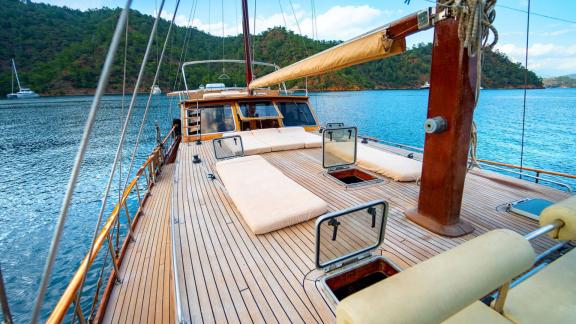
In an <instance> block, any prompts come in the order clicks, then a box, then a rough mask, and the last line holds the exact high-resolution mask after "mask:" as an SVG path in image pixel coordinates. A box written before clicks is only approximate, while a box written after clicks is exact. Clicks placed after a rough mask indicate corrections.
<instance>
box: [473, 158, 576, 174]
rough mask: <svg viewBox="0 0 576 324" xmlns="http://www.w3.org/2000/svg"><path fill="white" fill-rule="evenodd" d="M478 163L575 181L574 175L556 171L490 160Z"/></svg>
mask: <svg viewBox="0 0 576 324" xmlns="http://www.w3.org/2000/svg"><path fill="white" fill-rule="evenodd" d="M478 162H482V163H486V164H492V165H498V166H503V167H507V168H511V169H519V170H524V171H531V172H536V173H540V174H549V175H553V176H557V177H564V178H569V179H576V175H573V174H569V173H562V172H556V171H548V170H542V169H536V168H529V167H521V166H519V165H514V164H508V163H502V162H496V161H490V160H478Z"/></svg>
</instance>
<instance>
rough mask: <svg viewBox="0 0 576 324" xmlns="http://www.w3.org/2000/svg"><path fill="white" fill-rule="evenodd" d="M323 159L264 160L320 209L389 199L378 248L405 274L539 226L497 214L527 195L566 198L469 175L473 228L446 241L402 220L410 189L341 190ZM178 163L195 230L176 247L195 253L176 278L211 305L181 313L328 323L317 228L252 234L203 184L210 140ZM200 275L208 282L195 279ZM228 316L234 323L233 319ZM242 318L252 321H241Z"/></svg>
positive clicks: (183, 212) (299, 155) (219, 190)
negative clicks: (500, 233)
mask: <svg viewBox="0 0 576 324" xmlns="http://www.w3.org/2000/svg"><path fill="white" fill-rule="evenodd" d="M195 154H199V155H200V158H201V159H202V161H203V162H202V163H200V164H192V162H191V161H192V156H193V155H195ZM320 154H321V150H320V149H306V150H294V151H284V152H272V153H267V154H264V155H262V156H263V157H265V158H266V159H267V160H268V161H269V162H270V163H272V164H273V165H274V166H276V167H277V168H278V169H279V170H280V171H282V172H283V173H284V174H285V175H286V176H288V177H289V178H291V179H293V180H295V181H296V182H298V183H299V184H301V185H302V186H304V187H306V188H307V189H308V190H310V191H311V192H313V193H314V194H316V195H317V196H319V197H320V198H322V199H324V200H325V201H327V202H328V204H329V209H330V210H332V211H333V210H338V209H342V208H346V207H351V206H354V205H358V204H360V203H364V202H367V201H371V200H375V199H384V200H386V201H388V203H389V205H390V210H389V219H388V222H387V232H386V238H385V242H384V244H383V245H382V247H381V249H380V250H381V253H382V254H384V255H387V256H389V257H390V258H392V259H393V260H394V261H396V262H397V263H399V264H400V265H402V266H403V267H407V266H411V265H414V264H416V263H419V262H421V261H423V260H426V259H428V258H430V257H432V256H434V255H436V254H438V253H441V252H443V251H446V250H448V249H450V248H452V247H455V246H457V245H459V244H461V243H462V242H465V241H466V240H469V239H471V238H473V237H476V236H478V235H480V234H482V233H485V232H486V231H489V230H492V229H496V228H510V229H512V230H514V231H517V232H519V233H521V234H524V233H527V232H529V231H531V230H533V229H535V228H536V227H537V224H536V222H535V221H532V220H529V219H525V218H522V217H519V216H515V215H511V214H509V213H506V212H503V211H500V210H497V208H496V207H498V206H500V205H502V204H504V203H507V202H510V201H512V200H517V199H521V198H524V197H527V196H529V195H535V196H537V197H543V198H547V199H551V200H560V199H562V198H563V197H566V196H567V195H565V194H564V193H562V192H559V191H557V190H553V189H549V188H545V187H542V186H538V185H532V184H528V183H525V182H523V181H519V180H514V179H508V178H504V180H506V181H509V182H511V183H513V184H514V185H515V186H512V187H510V186H507V185H505V184H504V183H502V179H500V177H501V176H499V175H492V174H490V173H486V172H485V171H472V172H471V173H470V174H469V175H468V176H467V180H466V187H465V194H464V201H463V212H462V217H463V218H464V219H466V220H469V221H470V222H472V223H473V224H474V226H475V227H476V231H475V232H474V233H473V234H470V235H467V236H465V237H461V238H445V237H441V236H438V235H436V234H434V233H431V232H428V231H427V230H425V229H423V228H421V227H419V226H417V225H415V224H413V223H411V222H409V221H407V220H406V218H405V217H404V214H403V212H404V210H405V209H407V208H410V207H413V206H415V205H416V203H417V199H418V191H419V187H418V186H417V184H415V183H399V182H394V181H390V180H389V179H384V182H383V183H380V184H376V185H370V186H366V187H359V188H355V189H344V188H343V187H342V186H340V185H339V184H337V183H336V182H334V181H333V180H332V179H330V178H328V177H327V176H325V175H324V172H323V169H322V167H321V156H320ZM178 160H179V162H178V163H180V165H185V168H181V169H180V171H178V172H177V173H178V174H179V175H178V177H179V182H178V186H177V187H176V188H178V189H177V190H186V192H187V193H186V196H185V197H187V200H186V201H184V200H177V201H175V202H174V203H176V204H178V206H175V208H174V209H175V210H178V211H179V213H180V214H179V217H182V218H183V219H184V222H185V223H189V224H192V226H191V227H190V229H193V230H189V231H186V232H180V234H181V235H188V237H187V238H184V237H182V238H181V240H180V243H181V244H189V245H190V246H188V247H182V249H183V250H185V249H191V250H197V251H198V252H197V253H193V254H191V255H190V257H187V258H186V259H185V260H182V262H183V263H188V264H187V265H184V266H183V271H184V273H183V274H182V276H181V277H180V278H179V280H180V281H183V282H185V283H188V282H190V281H195V282H196V283H197V284H200V285H203V287H204V289H207V290H208V291H210V293H209V294H210V296H211V297H216V296H217V297H218V298H210V299H209V301H208V300H205V301H203V302H202V301H197V300H195V299H193V300H192V301H190V300H189V301H188V305H189V306H188V307H191V308H194V307H196V308H200V309H203V308H209V309H211V310H212V311H213V317H208V318H206V317H203V318H202V321H203V322H215V321H218V319H217V317H218V316H219V317H218V318H226V320H228V321H232V320H233V321H235V320H238V319H240V321H241V322H244V321H246V320H249V321H252V322H261V321H266V322H270V321H272V322H273V321H279V322H285V321H290V322H332V321H333V320H334V313H333V306H334V305H333V304H332V303H331V302H330V301H328V300H326V298H325V296H323V295H322V294H321V293H320V290H319V286H318V282H317V278H318V277H319V276H320V275H321V274H322V272H321V271H318V270H315V269H314V267H315V265H314V253H315V252H314V245H315V235H316V234H315V232H314V220H311V221H308V222H304V223H301V224H298V225H295V226H291V227H289V228H285V229H281V230H278V231H275V232H272V233H268V234H264V235H254V234H253V233H252V232H251V231H250V229H249V227H248V226H247V225H246V223H245V222H244V220H243V219H242V216H241V215H240V213H239V212H238V211H237V210H236V208H235V206H234V204H233V202H232V201H231V200H230V197H228V195H227V193H226V190H225V188H224V186H223V184H222V183H221V182H219V180H210V179H208V176H207V175H208V174H209V173H214V164H215V163H216V160H215V158H214V155H213V152H212V150H211V145H209V143H208V142H206V143H204V144H203V145H199V146H197V145H194V144H183V145H182V146H181V152H180V154H179V155H178ZM216 176H217V175H216ZM493 177H495V179H496V180H493ZM480 188H481V189H482V190H479V189H480ZM347 235H350V236H349V237H348V241H347V242H349V243H348V244H357V243H354V242H356V241H360V238H359V237H358V236H357V235H356V234H354V233H352V232H351V233H349V234H347ZM344 244H346V243H344ZM551 244H552V242H551V241H550V240H547V239H543V240H540V241H538V242H537V243H536V247H537V249H543V248H546V247H549V246H550V245H551ZM340 248H341V249H346V248H348V247H346V246H342V247H340ZM201 272H202V273H204V274H205V275H204V276H202V277H201V278H200V281H198V274H200V273H201ZM206 274H207V275H206ZM180 286H182V284H181V285H180ZM181 295H182V296H186V294H181ZM238 296H240V297H241V298H238ZM223 297H225V298H223ZM233 311H234V312H236V313H237V316H238V317H236V318H234V316H231V315H232V314H231V313H232V312H233ZM246 311H247V313H248V316H250V317H249V319H248V318H247V317H245V316H246V314H245V313H244V312H246ZM190 313H193V312H192V311H191V312H190Z"/></svg>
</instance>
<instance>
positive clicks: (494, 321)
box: [442, 301, 512, 324]
mask: <svg viewBox="0 0 576 324" xmlns="http://www.w3.org/2000/svg"><path fill="white" fill-rule="evenodd" d="M442 323H444V324H510V323H512V322H510V321H509V320H507V319H506V318H505V317H504V316H502V315H500V314H499V313H498V312H496V311H495V310H494V309H492V308H491V307H490V306H488V305H486V304H484V303H482V302H480V301H477V302H474V303H472V305H470V306H468V307H466V308H464V309H463V310H461V311H459V312H458V313H456V314H454V315H452V316H451V317H450V318H449V319H447V320H445V321H444V322H442Z"/></svg>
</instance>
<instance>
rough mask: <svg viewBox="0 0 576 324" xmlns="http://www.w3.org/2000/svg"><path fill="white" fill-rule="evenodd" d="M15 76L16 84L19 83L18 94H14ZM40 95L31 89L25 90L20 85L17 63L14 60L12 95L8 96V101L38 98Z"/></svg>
mask: <svg viewBox="0 0 576 324" xmlns="http://www.w3.org/2000/svg"><path fill="white" fill-rule="evenodd" d="M14 76H16V82H17V83H18V89H19V91H18V92H14ZM36 97H39V95H38V94H37V93H36V92H34V91H32V90H31V89H30V88H25V87H22V86H21V85H20V78H19V77H18V71H17V70H16V63H15V62H14V59H12V93H9V94H7V95H6V98H8V99H25V98H36Z"/></svg>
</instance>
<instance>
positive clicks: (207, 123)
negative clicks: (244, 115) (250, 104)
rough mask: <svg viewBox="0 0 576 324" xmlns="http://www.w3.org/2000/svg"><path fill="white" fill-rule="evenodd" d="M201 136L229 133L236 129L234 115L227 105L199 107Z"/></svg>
mask: <svg viewBox="0 0 576 324" xmlns="http://www.w3.org/2000/svg"><path fill="white" fill-rule="evenodd" d="M200 111H201V115H200V116H201V120H200V130H201V132H202V134H209V133H221V132H230V131H233V130H235V129H236V126H235V125H234V114H233V112H232V107H231V106H230V105H229V104H223V105H214V106H205V107H201V109H200Z"/></svg>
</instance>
